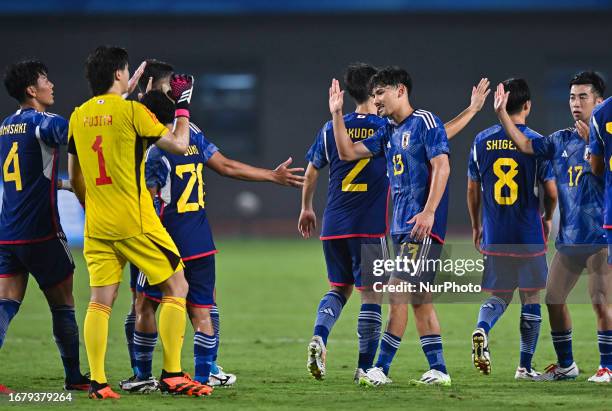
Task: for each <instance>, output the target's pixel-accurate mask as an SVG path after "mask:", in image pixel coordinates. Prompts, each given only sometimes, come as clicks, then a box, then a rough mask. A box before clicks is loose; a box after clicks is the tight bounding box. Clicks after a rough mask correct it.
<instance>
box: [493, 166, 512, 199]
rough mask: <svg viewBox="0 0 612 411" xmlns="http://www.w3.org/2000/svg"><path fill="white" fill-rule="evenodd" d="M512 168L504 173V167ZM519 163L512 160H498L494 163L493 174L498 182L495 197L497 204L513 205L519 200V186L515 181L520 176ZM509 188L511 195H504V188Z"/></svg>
mask: <svg viewBox="0 0 612 411" xmlns="http://www.w3.org/2000/svg"><path fill="white" fill-rule="evenodd" d="M504 166H506V167H510V169H509V170H508V171H504V170H503V169H502V167H504ZM517 167H518V163H517V162H516V161H515V160H514V159H512V158H506V157H502V158H498V159H497V160H495V163H493V172H494V173H495V175H496V176H497V178H498V180H497V181H496V182H495V187H494V190H493V196H494V198H495V201H496V202H497V204H500V205H512V204H514V203H515V202H516V200H517V199H518V184H517V183H516V181H514V177H516V176H517V175H518V169H517ZM504 187H508V190H509V191H510V193H509V195H507V196H504V195H502V188H504Z"/></svg>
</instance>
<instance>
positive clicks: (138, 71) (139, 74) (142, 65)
mask: <svg viewBox="0 0 612 411" xmlns="http://www.w3.org/2000/svg"><path fill="white" fill-rule="evenodd" d="M146 66H147V62H146V61H143V62H142V63H140V66H138V68H137V69H136V71H135V72H134V74H133V75H132V77H131V78H130V79H129V80H128V91H127V95H128V96H129V95H130V94H132V93H133V92H134V90H136V86H137V85H138V80H140V77H142V73H144V70H145V67H146Z"/></svg>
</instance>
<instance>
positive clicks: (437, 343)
mask: <svg viewBox="0 0 612 411" xmlns="http://www.w3.org/2000/svg"><path fill="white" fill-rule="evenodd" d="M420 339H421V348H422V349H423V353H425V357H427V362H428V363H429V368H430V369H432V370H438V371H441V372H443V373H444V374H448V371H447V370H446V363H445V362H444V351H443V349H442V337H441V336H440V335H438V334H430V335H424V336H422V337H421V338H420Z"/></svg>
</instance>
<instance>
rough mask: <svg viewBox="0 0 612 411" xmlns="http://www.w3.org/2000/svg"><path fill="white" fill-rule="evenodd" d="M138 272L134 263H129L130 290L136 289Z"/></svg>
mask: <svg viewBox="0 0 612 411" xmlns="http://www.w3.org/2000/svg"><path fill="white" fill-rule="evenodd" d="M138 274H140V269H139V268H138V267H136V266H135V265H134V264H132V263H130V288H131V289H132V291H136V283H137V282H138Z"/></svg>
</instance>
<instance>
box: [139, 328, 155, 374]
mask: <svg viewBox="0 0 612 411" xmlns="http://www.w3.org/2000/svg"><path fill="white" fill-rule="evenodd" d="M156 344H157V333H141V332H139V331H134V359H135V361H136V375H137V376H138V378H140V379H141V380H146V379H147V378H150V377H151V368H152V366H153V350H154V349H155V345H156Z"/></svg>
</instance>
